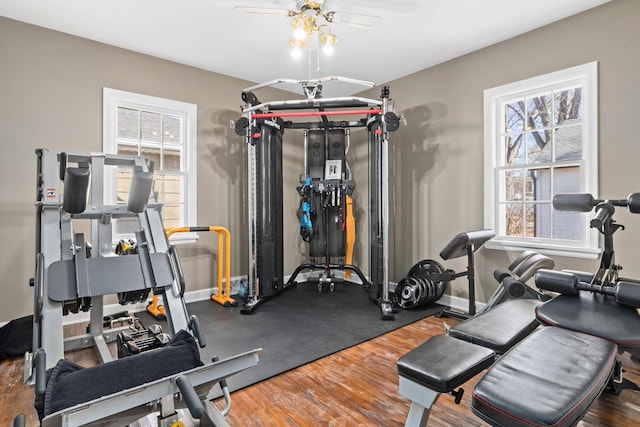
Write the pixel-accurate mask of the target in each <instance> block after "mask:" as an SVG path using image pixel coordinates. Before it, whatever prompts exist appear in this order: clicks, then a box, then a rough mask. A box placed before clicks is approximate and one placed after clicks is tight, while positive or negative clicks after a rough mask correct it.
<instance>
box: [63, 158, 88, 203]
mask: <svg viewBox="0 0 640 427" xmlns="http://www.w3.org/2000/svg"><path fill="white" fill-rule="evenodd" d="M88 191H89V168H67V172H66V173H65V179H64V198H63V202H62V209H64V210H65V211H66V212H69V213H71V214H78V213H82V212H84V210H85V209H86V207H87V192H88Z"/></svg>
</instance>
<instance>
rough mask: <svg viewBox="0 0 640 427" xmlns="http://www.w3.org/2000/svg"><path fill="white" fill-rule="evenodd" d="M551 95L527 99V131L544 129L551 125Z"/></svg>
mask: <svg viewBox="0 0 640 427" xmlns="http://www.w3.org/2000/svg"><path fill="white" fill-rule="evenodd" d="M551 100H552V98H551V94H545V95H540V96H536V97H533V98H528V99H527V129H542V128H546V127H549V125H550V124H551Z"/></svg>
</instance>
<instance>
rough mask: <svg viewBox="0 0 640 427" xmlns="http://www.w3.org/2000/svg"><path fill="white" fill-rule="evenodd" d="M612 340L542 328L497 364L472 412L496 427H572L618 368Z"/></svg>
mask: <svg viewBox="0 0 640 427" xmlns="http://www.w3.org/2000/svg"><path fill="white" fill-rule="evenodd" d="M617 352H618V347H617V346H616V345H615V344H614V343H612V342H611V341H608V340H605V339H602V338H598V337H594V336H592V335H586V334H582V333H579V332H573V331H567V330H564V329H561V328H556V327H546V328H541V329H540V330H539V331H536V332H535V333H533V334H531V335H530V336H529V337H527V338H526V339H524V340H523V341H522V342H521V343H520V344H519V345H517V346H516V347H514V348H513V349H511V350H510V351H509V352H507V353H506V354H505V355H504V356H503V357H502V358H501V359H500V360H498V361H497V362H496V363H495V364H494V365H493V366H492V367H491V368H489V370H488V371H487V373H486V374H484V376H483V377H482V378H481V379H480V380H479V381H478V383H477V384H476V385H475V387H474V388H473V394H472V398H471V410H472V412H473V413H474V414H476V415H477V416H478V417H480V418H481V419H483V420H484V421H486V422H488V423H490V424H491V425H494V426H510V427H511V426H514V427H517V426H527V427H531V426H572V425H575V424H576V423H577V422H578V421H579V420H580V419H581V418H582V417H583V416H584V414H585V413H586V412H587V410H588V409H589V408H590V407H591V405H592V404H593V402H594V401H595V399H596V398H597V397H598V396H599V395H600V393H601V392H602V390H604V388H605V386H606V385H607V383H608V381H609V378H610V377H611V375H612V373H613V370H614V366H615V364H616V354H617Z"/></svg>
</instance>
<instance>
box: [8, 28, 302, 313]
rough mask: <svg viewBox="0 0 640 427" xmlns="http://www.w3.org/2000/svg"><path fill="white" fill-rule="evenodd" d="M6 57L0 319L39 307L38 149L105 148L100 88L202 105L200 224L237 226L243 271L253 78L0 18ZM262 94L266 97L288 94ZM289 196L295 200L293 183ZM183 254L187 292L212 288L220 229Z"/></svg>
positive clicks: (236, 250) (236, 257) (234, 235)
mask: <svg viewBox="0 0 640 427" xmlns="http://www.w3.org/2000/svg"><path fill="white" fill-rule="evenodd" d="M0 57H1V58H2V60H1V62H2V66H1V67H0V73H1V74H0V75H1V78H0V143H1V144H2V147H3V148H4V149H5V151H4V155H3V156H1V157H0V177H1V179H2V181H1V182H2V183H3V184H2V185H1V186H0V236H2V238H1V239H2V240H1V241H2V245H3V249H2V256H1V257H0V276H1V277H2V278H3V280H2V283H1V284H0V287H1V290H2V298H1V299H0V311H1V312H2V314H1V315H0V322H2V321H8V320H11V319H13V318H16V317H20V316H24V315H27V314H29V313H31V312H32V307H33V297H32V291H31V288H29V287H28V280H29V278H30V277H33V267H34V241H35V240H34V239H35V233H34V225H35V207H34V201H35V183H36V181H35V175H36V156H35V151H34V150H35V149H36V148H40V147H47V148H54V149H60V150H67V151H79V152H88V151H101V150H102V88H103V87H110V88H114V89H121V90H127V91H131V92H137V93H142V94H145V95H152V96H158V97H163V98H170V99H176V100H179V101H184V102H190V103H194V104H197V105H198V222H199V224H198V225H215V226H223V227H226V228H228V229H229V230H230V232H231V252H232V254H231V274H232V276H235V275H241V274H246V272H245V270H246V268H245V265H246V256H245V252H246V251H245V250H241V248H242V243H244V242H245V241H246V234H245V233H244V230H245V229H246V225H245V222H246V221H245V216H244V214H243V203H242V199H243V195H244V192H245V191H244V190H245V178H244V176H245V171H244V169H243V159H244V154H243V149H244V139H243V138H241V137H238V136H236V135H235V132H233V130H232V129H231V128H230V127H229V125H228V123H229V120H231V119H235V118H238V117H239V116H240V108H239V107H240V105H241V104H242V100H241V99H240V94H241V92H242V89H244V88H246V87H248V86H251V85H253V83H251V82H246V81H242V80H239V79H235V78H231V77H228V76H223V75H219V74H214V73H210V72H206V71H203V70H199V69H196V68H191V67H186V66H184V65H180V64H176V63H172V62H168V61H164V60H160V59H157V58H153V57H150V56H145V55H140V54H137V53H134V52H130V51H127V50H123V49H119V48H115V47H112V46H107V45H104V44H100V43H95V42H92V41H88V40H85V39H81V38H78V37H74V36H70V35H66V34H62V33H58V32H54V31H49V30H46V29H43V28H39V27H35V26H32V25H27V24H24V23H20V22H17V21H13V20H9V19H6V18H2V17H0ZM261 93H262V94H263V96H265V97H266V98H268V99H282V98H283V97H289V96H290V94H287V95H283V92H281V91H275V90H270V89H265V90H263V91H262V92H261ZM292 161H295V162H296V163H299V162H298V160H295V159H293V160H292ZM296 179H297V176H296ZM289 197H290V198H292V199H293V198H295V188H294V189H293V194H292V195H290V196H289ZM288 203H293V201H291V202H288ZM289 240H291V238H289ZM178 252H179V254H180V256H181V261H182V266H183V268H184V269H185V275H186V278H187V284H188V287H189V290H196V289H204V288H209V287H211V286H213V284H214V283H215V277H216V276H215V271H216V270H215V268H216V264H215V261H216V259H217V241H216V238H215V236H214V234H213V233H201V237H200V241H199V242H198V243H197V244H193V245H181V246H180V247H179V249H178Z"/></svg>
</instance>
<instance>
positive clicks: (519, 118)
mask: <svg viewBox="0 0 640 427" xmlns="http://www.w3.org/2000/svg"><path fill="white" fill-rule="evenodd" d="M504 127H505V129H504V131H505V133H509V132H522V131H523V130H524V102H523V101H522V100H519V101H516V102H511V103H508V104H505V106H504Z"/></svg>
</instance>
